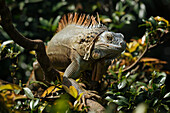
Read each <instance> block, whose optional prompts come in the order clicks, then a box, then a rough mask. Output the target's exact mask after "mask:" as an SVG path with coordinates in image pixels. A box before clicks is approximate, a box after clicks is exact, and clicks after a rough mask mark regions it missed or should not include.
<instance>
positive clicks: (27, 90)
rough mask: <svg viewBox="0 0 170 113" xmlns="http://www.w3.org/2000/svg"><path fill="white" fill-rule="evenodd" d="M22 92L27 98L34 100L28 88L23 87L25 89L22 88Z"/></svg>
mask: <svg viewBox="0 0 170 113" xmlns="http://www.w3.org/2000/svg"><path fill="white" fill-rule="evenodd" d="M23 90H24V92H25V94H26V96H27V97H28V98H30V99H34V95H33V94H32V92H31V90H30V89H29V88H27V87H25V88H23Z"/></svg>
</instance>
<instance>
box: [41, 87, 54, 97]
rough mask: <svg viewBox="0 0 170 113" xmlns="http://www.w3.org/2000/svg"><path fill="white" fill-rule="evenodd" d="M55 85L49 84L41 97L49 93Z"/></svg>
mask: <svg viewBox="0 0 170 113" xmlns="http://www.w3.org/2000/svg"><path fill="white" fill-rule="evenodd" d="M54 88H55V86H50V87H49V88H47V89H46V90H45V91H44V93H43V94H42V95H41V97H45V96H46V95H48V94H50V93H51V92H52V91H53V90H54Z"/></svg>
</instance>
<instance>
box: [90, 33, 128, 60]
mask: <svg viewBox="0 0 170 113" xmlns="http://www.w3.org/2000/svg"><path fill="white" fill-rule="evenodd" d="M125 49H126V42H125V41H124V36H123V34H121V33H114V32H110V31H105V32H103V33H102V34H101V35H99V37H98V40H97V41H96V42H95V46H94V50H93V51H92V58H93V59H100V58H103V57H105V58H114V57H116V56H118V55H120V54H121V52H123V51H124V50H125Z"/></svg>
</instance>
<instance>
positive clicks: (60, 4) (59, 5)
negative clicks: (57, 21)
mask: <svg viewBox="0 0 170 113" xmlns="http://www.w3.org/2000/svg"><path fill="white" fill-rule="evenodd" d="M65 5H67V2H66V1H61V2H58V3H57V4H56V5H55V6H54V7H53V8H52V12H55V11H56V10H58V9H60V8H61V7H62V6H65Z"/></svg>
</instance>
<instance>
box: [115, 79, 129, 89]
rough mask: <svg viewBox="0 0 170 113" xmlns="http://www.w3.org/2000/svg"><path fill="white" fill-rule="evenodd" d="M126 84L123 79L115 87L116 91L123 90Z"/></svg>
mask: <svg viewBox="0 0 170 113" xmlns="http://www.w3.org/2000/svg"><path fill="white" fill-rule="evenodd" d="M126 84H127V81H126V79H124V80H123V81H122V82H120V83H119V84H118V85H117V87H118V89H123V88H124V87H125V86H126Z"/></svg>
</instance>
